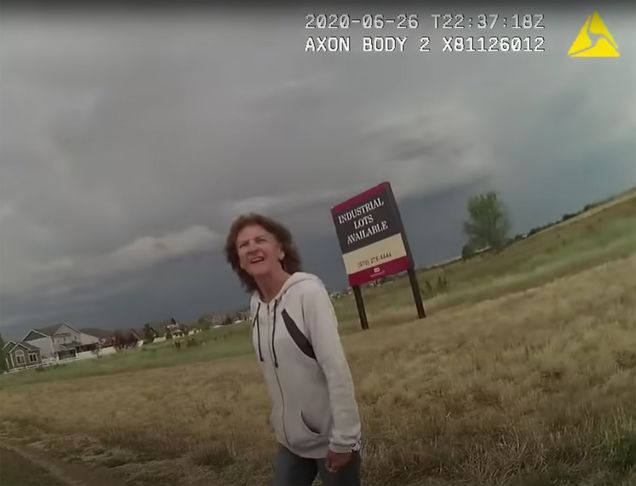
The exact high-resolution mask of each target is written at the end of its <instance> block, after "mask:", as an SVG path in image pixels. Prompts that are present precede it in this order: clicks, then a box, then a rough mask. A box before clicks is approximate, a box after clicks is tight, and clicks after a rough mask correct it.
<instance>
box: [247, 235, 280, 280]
mask: <svg viewBox="0 0 636 486" xmlns="http://www.w3.org/2000/svg"><path fill="white" fill-rule="evenodd" d="M236 250H237V252H238V257H239V264H240V266H241V268H242V269H243V270H245V271H246V272H247V273H248V274H249V275H251V276H252V277H255V278H256V277H259V276H263V275H267V274H269V273H272V272H273V271H276V270H277V269H278V268H280V261H281V259H282V258H283V256H284V254H283V251H282V248H281V245H280V243H279V242H278V240H276V237H275V236H274V235H273V234H271V233H270V232H268V231H267V230H266V229H265V228H263V227H262V226H260V225H249V226H246V227H245V228H243V229H242V230H241V231H239V234H238V236H237V237H236Z"/></svg>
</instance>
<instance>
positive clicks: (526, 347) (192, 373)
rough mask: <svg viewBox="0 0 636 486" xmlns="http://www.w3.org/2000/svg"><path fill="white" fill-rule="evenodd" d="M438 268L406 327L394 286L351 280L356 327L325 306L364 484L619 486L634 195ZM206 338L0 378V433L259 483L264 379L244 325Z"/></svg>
mask: <svg viewBox="0 0 636 486" xmlns="http://www.w3.org/2000/svg"><path fill="white" fill-rule="evenodd" d="M634 196H636V194H634ZM441 272H443V273H444V275H445V276H446V278H447V280H448V282H449V287H448V289H446V290H445V291H437V289H434V291H433V292H432V293H431V295H429V296H427V299H426V304H427V310H428V311H429V317H427V318H426V319H424V320H417V319H414V314H415V309H414V305H413V304H412V300H411V299H412V297H411V295H410V289H409V287H408V282H406V281H405V280H398V281H394V282H391V283H388V284H386V285H384V286H381V287H376V288H373V289H368V290H365V300H366V303H367V311H368V313H369V320H370V325H371V329H370V330H369V331H367V332H361V331H359V330H358V329H359V324H358V321H357V315H356V313H355V306H354V305H353V302H352V300H351V298H350V297H345V298H342V299H339V300H337V301H336V303H335V305H336V308H337V312H338V315H339V318H340V319H341V323H342V331H343V343H344V345H345V349H346V352H347V355H348V357H349V360H350V364H351V367H352V372H353V375H354V381H355V384H356V393H357V396H358V400H359V404H360V410H361V414H362V418H363V433H364V437H365V452H364V484H366V485H383V486H384V485H412V486H414V485H439V486H450V485H482V484H483V485H519V486H541V485H546V486H547V485H557V484H558V485H560V484H563V485H588V486H601V485H619V486H621V485H622V486H627V485H631V484H636V407H634V403H636V277H634V276H635V275H636V197H628V198H623V199H622V200H621V201H620V202H618V203H616V204H613V205H610V206H609V207H607V208H605V209H603V210H600V211H595V212H594V213H593V214H592V215H590V216H588V217H586V218H576V220H575V221H568V222H567V223H566V224H564V225H559V226H555V227H552V228H550V229H547V230H545V231H543V232H541V233H539V234H536V235H534V236H532V237H530V238H528V239H526V240H522V241H520V242H518V243H516V244H514V245H512V246H510V247H508V248H506V249H505V250H504V251H503V252H501V253H500V254H497V255H495V254H483V255H480V256H477V257H475V258H473V259H471V260H469V261H466V262H458V263H453V264H451V265H448V266H446V267H444V268H437V269H434V270H429V271H423V272H419V273H418V278H419V280H420V282H421V283H422V284H423V288H425V285H424V282H425V281H426V280H429V281H430V282H431V284H433V285H435V284H434V282H436V279H437V275H439V274H440V273H441ZM224 331H225V332H227V333H229V334H227V335H225V336H224V337H221V336H220V335H214V334H211V333H203V334H201V335H200V337H201V339H203V340H204V341H205V342H206V344H205V346H198V347H195V348H189V349H187V350H181V351H176V350H173V349H170V348H169V347H164V348H156V350H155V351H154V352H153V351H146V352H145V354H144V352H142V351H137V352H135V353H134V354H133V353H130V355H126V356H117V357H113V358H104V359H103V360H99V361H100V362H99V363H95V364H92V363H78V364H76V365H73V366H68V367H66V368H60V369H54V370H50V371H47V372H43V373H42V372H41V373H36V372H30V373H22V374H15V375H11V376H4V377H0V387H1V388H0V394H1V395H2V407H0V433H1V434H2V435H5V436H11V437H24V438H25V439H28V440H38V441H39V443H40V444H41V445H43V446H44V447H48V448H49V449H50V451H51V454H54V455H60V456H63V457H65V458H71V459H74V460H78V461H79V460H81V461H83V462H86V463H89V464H90V463H93V464H99V465H103V466H104V465H105V466H108V467H110V468H113V469H115V470H117V471H118V473H120V474H123V475H124V476H125V477H127V478H128V483H127V484H131V485H132V484H136V485H146V484H147V485H151V484H153V485H168V484H170V485H173V484H174V485H186V484H187V485H204V484H205V485H265V484H269V479H268V478H269V476H270V474H271V458H272V457H271V454H272V452H273V450H274V448H273V445H274V444H273V437H272V434H271V431H270V430H269V428H268V425H267V416H268V413H269V404H268V402H267V398H266V393H265V389H264V385H263V384H262V381H261V377H260V374H259V372H258V369H257V365H256V362H255V360H254V359H253V356H252V355H251V353H250V354H247V355H242V354H243V353H244V352H246V351H247V352H249V351H250V348H249V344H248V343H246V341H247V336H246V330H244V329H240V328H238V329H235V330H224ZM215 337H216V340H215V339H214V338H215ZM178 353H181V354H178ZM233 355H236V356H233ZM142 368H145V369H142Z"/></svg>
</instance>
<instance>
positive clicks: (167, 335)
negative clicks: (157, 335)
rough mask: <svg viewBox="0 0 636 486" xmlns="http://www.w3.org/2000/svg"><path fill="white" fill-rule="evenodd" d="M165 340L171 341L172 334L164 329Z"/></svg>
mask: <svg viewBox="0 0 636 486" xmlns="http://www.w3.org/2000/svg"><path fill="white" fill-rule="evenodd" d="M166 339H172V333H171V332H170V329H166Z"/></svg>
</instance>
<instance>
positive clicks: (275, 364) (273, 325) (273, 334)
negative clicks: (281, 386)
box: [272, 300, 278, 368]
mask: <svg viewBox="0 0 636 486" xmlns="http://www.w3.org/2000/svg"><path fill="white" fill-rule="evenodd" d="M277 307H278V300H275V301H274V322H273V324H272V353H273V355H274V368H278V358H277V357H276V347H275V346H274V336H275V335H276V308H277Z"/></svg>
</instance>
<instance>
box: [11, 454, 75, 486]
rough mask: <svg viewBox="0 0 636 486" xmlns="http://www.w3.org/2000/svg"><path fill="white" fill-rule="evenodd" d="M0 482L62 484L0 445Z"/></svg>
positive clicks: (31, 485) (26, 485)
mask: <svg viewBox="0 0 636 486" xmlns="http://www.w3.org/2000/svg"><path fill="white" fill-rule="evenodd" d="M0 484H1V485H2V486H44V485H46V486H64V485H63V484H62V483H61V482H59V481H58V480H57V479H55V478H54V477H53V476H51V475H50V474H49V473H48V472H47V471H45V470H44V469H42V468H40V467H38V466H36V465H35V464H33V463H32V462H30V461H27V460H26V459H24V458H23V457H22V456H21V455H20V454H17V453H16V452H13V451H12V450H9V449H5V448H3V447H0Z"/></svg>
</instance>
